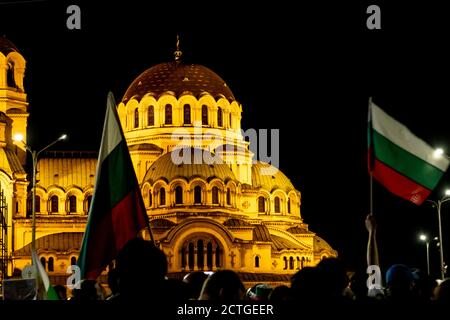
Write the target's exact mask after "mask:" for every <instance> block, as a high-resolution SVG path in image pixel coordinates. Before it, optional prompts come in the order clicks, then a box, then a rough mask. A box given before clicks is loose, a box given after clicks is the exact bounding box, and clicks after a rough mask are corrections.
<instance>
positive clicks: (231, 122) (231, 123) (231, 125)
mask: <svg viewBox="0 0 450 320" xmlns="http://www.w3.org/2000/svg"><path fill="white" fill-rule="evenodd" d="M229 120H230V128H231V129H233V121H232V120H233V119H232V117H231V112H230V119H229Z"/></svg>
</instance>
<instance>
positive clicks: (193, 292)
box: [183, 271, 208, 300]
mask: <svg viewBox="0 0 450 320" xmlns="http://www.w3.org/2000/svg"><path fill="white" fill-rule="evenodd" d="M207 278H208V276H207V275H206V273H204V272H203V271H194V272H191V273H188V274H187V275H185V276H184V278H183V282H184V283H187V284H188V286H189V291H190V298H191V299H194V300H197V299H198V297H199V296H200V292H201V291H202V288H203V283H205V280H206V279H207Z"/></svg>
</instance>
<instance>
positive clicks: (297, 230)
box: [286, 226, 313, 234]
mask: <svg viewBox="0 0 450 320" xmlns="http://www.w3.org/2000/svg"><path fill="white" fill-rule="evenodd" d="M286 231H287V232H290V233H292V234H313V232H311V231H309V230H306V229H304V228H301V227H299V226H295V227H290V228H289V229H287V230H286Z"/></svg>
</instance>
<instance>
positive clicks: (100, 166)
mask: <svg viewBox="0 0 450 320" xmlns="http://www.w3.org/2000/svg"><path fill="white" fill-rule="evenodd" d="M144 228H148V216H147V211H146V210H145V205H144V202H143V200H142V195H141V192H140V189H139V184H138V181H137V178H136V174H135V172H134V168H133V164H132V162H131V157H130V153H129V152H128V147H127V143H126V141H125V137H124V135H123V132H122V127H121V126H120V122H119V117H118V115H117V110H116V103H115V101H114V97H113V95H112V93H109V95H108V102H107V110H106V117H105V123H104V126H103V135H102V142H101V146H100V153H99V156H98V163H97V172H96V181H95V187H94V195H93V198H92V203H91V207H90V208H89V217H88V221H87V224H86V231H85V233H84V236H83V242H82V244H81V250H80V257H79V259H78V265H79V267H80V269H81V278H82V279H96V278H97V277H98V276H99V275H100V273H101V272H102V270H104V269H105V267H106V266H107V265H108V264H109V263H110V262H111V261H112V260H113V259H114V258H115V257H116V256H117V253H118V252H119V251H120V249H122V247H123V246H124V245H125V244H126V243H127V242H128V241H129V240H131V239H133V238H136V237H137V236H138V235H139V232H140V231H142V229H144ZM150 235H151V233H150Z"/></svg>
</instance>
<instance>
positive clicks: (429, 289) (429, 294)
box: [413, 269, 437, 301]
mask: <svg viewBox="0 0 450 320" xmlns="http://www.w3.org/2000/svg"><path fill="white" fill-rule="evenodd" d="M413 279H414V280H413V283H414V286H413V293H414V295H415V296H416V297H417V298H418V299H420V300H423V301H429V300H432V299H433V298H434V289H435V288H436V286H437V282H436V280H434V279H433V278H432V277H430V276H429V275H428V274H426V273H425V272H423V271H421V270H418V269H416V270H413Z"/></svg>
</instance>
